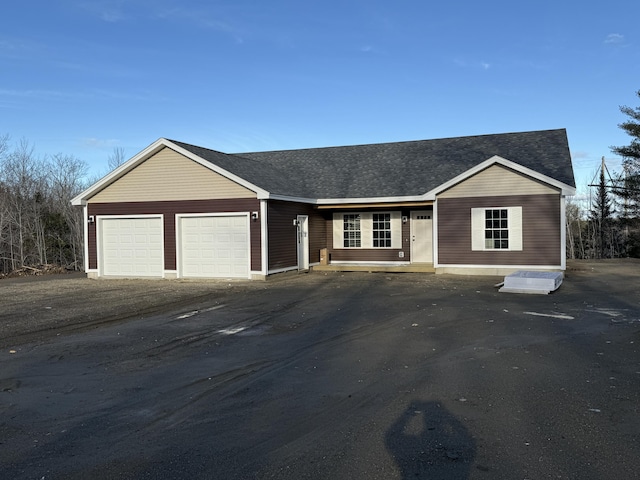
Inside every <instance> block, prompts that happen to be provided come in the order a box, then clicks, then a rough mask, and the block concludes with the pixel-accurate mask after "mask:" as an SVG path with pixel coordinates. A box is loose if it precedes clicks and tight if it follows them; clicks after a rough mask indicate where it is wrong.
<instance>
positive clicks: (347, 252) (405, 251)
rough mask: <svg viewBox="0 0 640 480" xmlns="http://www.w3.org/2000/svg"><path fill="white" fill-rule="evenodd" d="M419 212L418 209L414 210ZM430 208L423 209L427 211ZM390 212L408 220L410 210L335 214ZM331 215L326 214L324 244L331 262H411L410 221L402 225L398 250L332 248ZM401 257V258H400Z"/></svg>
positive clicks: (329, 213) (392, 209)
mask: <svg viewBox="0 0 640 480" xmlns="http://www.w3.org/2000/svg"><path fill="white" fill-rule="evenodd" d="M416 209H418V210H419V208H416ZM428 209H430V208H424V210H428ZM365 211H366V212H374V213H375V212H390V211H394V212H396V211H399V212H400V216H401V217H402V216H406V217H408V218H410V210H408V209H402V210H398V209H397V208H395V209H394V208H385V209H375V210H374V209H364V208H363V209H362V210H359V211H356V210H349V211H346V210H345V211H342V210H340V211H336V212H337V213H359V212H365ZM333 213H334V212H327V220H326V222H327V228H326V231H327V237H326V244H327V249H328V253H329V260H330V261H331V262H362V263H367V262H402V263H407V262H410V261H411V243H410V238H411V235H410V233H411V230H410V229H411V225H410V221H407V222H406V223H403V224H402V246H401V247H399V248H346V249H343V248H335V246H334V231H333V224H334V222H333ZM401 255H402V256H401Z"/></svg>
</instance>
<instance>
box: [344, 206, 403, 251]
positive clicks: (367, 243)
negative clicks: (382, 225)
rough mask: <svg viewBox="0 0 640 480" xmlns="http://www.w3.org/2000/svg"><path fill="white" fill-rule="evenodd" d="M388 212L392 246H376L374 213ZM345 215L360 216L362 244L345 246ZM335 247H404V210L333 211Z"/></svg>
mask: <svg viewBox="0 0 640 480" xmlns="http://www.w3.org/2000/svg"><path fill="white" fill-rule="evenodd" d="M374 214H388V215H389V218H390V223H391V225H390V226H391V229H390V231H391V246H390V247H374V246H373V243H374V239H373V231H374V230H373V215H374ZM345 215H359V216H360V246H359V247H345V246H344V232H345V230H344V218H345ZM333 248H334V249H335V250H399V249H402V212H401V211H400V210H397V211H396V210H384V211H370V210H369V211H346V212H334V213H333Z"/></svg>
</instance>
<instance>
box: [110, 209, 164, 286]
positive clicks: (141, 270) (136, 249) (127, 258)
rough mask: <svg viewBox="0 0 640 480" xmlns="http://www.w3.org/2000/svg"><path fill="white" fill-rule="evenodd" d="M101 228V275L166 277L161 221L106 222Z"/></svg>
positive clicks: (123, 220) (125, 220) (158, 219)
mask: <svg viewBox="0 0 640 480" xmlns="http://www.w3.org/2000/svg"><path fill="white" fill-rule="evenodd" d="M100 225H101V230H102V233H101V238H102V242H103V248H102V264H101V274H103V275H114V276H136V277H138V276H141V277H161V276H162V273H163V263H164V252H163V247H162V220H161V218H158V217H153V218H119V219H111V218H105V219H102V220H101V223H100Z"/></svg>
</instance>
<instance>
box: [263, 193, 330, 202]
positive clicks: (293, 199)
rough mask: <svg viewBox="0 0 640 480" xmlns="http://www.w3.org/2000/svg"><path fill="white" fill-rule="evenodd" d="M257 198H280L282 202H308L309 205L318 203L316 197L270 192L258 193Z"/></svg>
mask: <svg viewBox="0 0 640 480" xmlns="http://www.w3.org/2000/svg"><path fill="white" fill-rule="evenodd" d="M258 199H259V200H282V201H283V202H296V203H309V204H311V205H317V204H318V199H316V198H305V197H290V196H287V195H271V194H267V195H265V196H260V195H258Z"/></svg>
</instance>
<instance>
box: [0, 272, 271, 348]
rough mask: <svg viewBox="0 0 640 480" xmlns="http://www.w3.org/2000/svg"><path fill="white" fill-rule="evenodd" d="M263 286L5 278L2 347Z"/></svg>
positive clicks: (72, 277) (2, 286) (76, 277)
mask: <svg viewBox="0 0 640 480" xmlns="http://www.w3.org/2000/svg"><path fill="white" fill-rule="evenodd" d="M263 288H266V283H265V282H251V283H250V282H233V281H232V282H229V281H227V282H224V281H174V280H125V279H117V280H116V279H114V280H90V279H87V278H85V277H84V275H82V276H79V275H77V274H76V275H74V274H69V275H46V276H37V277H35V276H29V277H20V278H12V279H4V280H2V281H1V282H0V291H1V292H2V294H1V297H0V348H4V347H7V346H10V345H15V344H17V343H25V342H33V341H42V340H43V339H46V338H47V337H50V336H51V335H56V334H61V333H64V332H70V331H78V330H83V329H87V328H95V327H97V326H99V325H103V324H105V323H113V322H121V321H125V320H127V319H128V318H132V317H141V316H145V315H150V314H153V313H155V312H158V311H162V310H171V309H177V308H180V306H181V305H186V304H194V303H197V302H198V301H205V300H207V301H211V300H215V299H222V298H223V297H224V296H225V295H227V294H228V293H229V292H233V291H237V290H238V289H249V290H252V289H263Z"/></svg>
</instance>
